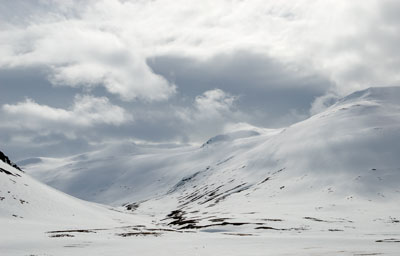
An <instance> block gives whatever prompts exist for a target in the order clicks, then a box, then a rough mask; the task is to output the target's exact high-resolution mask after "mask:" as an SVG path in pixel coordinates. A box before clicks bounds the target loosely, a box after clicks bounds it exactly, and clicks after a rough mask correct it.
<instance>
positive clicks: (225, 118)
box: [175, 89, 243, 142]
mask: <svg viewBox="0 0 400 256" xmlns="http://www.w3.org/2000/svg"><path fill="white" fill-rule="evenodd" d="M237 98H238V97H237V96H234V95H230V94H229V93H226V92H224V91H222V90H220V89H214V90H209V91H206V92H204V93H203V94H201V95H198V96H197V97H196V98H195V100H194V102H193V105H192V106H190V107H186V108H176V109H175V111H176V112H175V115H176V116H177V118H178V120H179V121H180V123H181V127H180V128H181V130H182V133H184V134H185V135H186V136H187V137H188V138H189V139H190V140H191V141H197V142H204V141H205V140H207V139H209V137H211V136H214V135H215V134H219V133H221V132H223V131H224V127H225V126H226V124H227V123H235V122H237V121H238V120H240V119H241V118H243V116H242V115H243V113H241V112H240V111H239V110H237V109H236V108H235V101H236V100H237Z"/></svg>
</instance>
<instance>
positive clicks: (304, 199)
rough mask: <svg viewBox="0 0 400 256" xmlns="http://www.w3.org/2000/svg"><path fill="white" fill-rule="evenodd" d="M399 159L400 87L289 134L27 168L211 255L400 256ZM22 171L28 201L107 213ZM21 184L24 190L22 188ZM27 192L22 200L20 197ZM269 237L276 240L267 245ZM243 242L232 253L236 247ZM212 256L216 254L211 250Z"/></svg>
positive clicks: (359, 99) (104, 153)
mask: <svg viewBox="0 0 400 256" xmlns="http://www.w3.org/2000/svg"><path fill="white" fill-rule="evenodd" d="M399 153H400V87H388V88H370V89H367V90H364V91H360V92H356V93H353V94H351V95H349V96H347V97H345V98H343V99H342V100H340V101H338V102H337V103H336V104H334V105H333V106H331V107H329V108H328V109H327V110H325V111H324V112H322V113H319V114H317V115H314V116H312V117H311V118H309V119H307V120H305V121H302V122H300V123H297V124H294V125H292V126H290V127H287V128H283V129H274V130H269V129H251V128H249V129H248V130H242V131H234V132H231V133H228V134H223V135H218V136H216V137H214V138H212V139H210V140H208V141H207V142H206V143H204V144H203V145H202V146H185V147H175V148H157V147H149V146H141V145H135V144H130V143H126V144H117V145H110V146H108V147H105V148H103V149H101V150H98V151H95V152H88V153H85V154H81V155H76V156H72V157H68V158H58V159H55V158H34V159H27V160H24V161H21V162H18V164H20V165H22V167H23V168H24V170H26V172H27V173H29V174H30V175H32V176H34V177H36V178H37V179H39V180H41V181H43V182H45V183H47V184H49V185H51V186H53V187H55V188H57V189H59V190H61V191H64V192H66V193H68V194H71V195H73V196H76V197H79V198H81V199H85V200H89V201H94V202H97V203H104V204H109V205H113V206H115V207H118V206H119V208H118V210H120V211H124V212H128V213H131V215H132V216H134V217H135V218H139V219H146V220H147V223H150V222H152V223H153V224H157V225H159V226H161V227H163V228H164V229H171V230H174V231H185V232H186V231H195V233H194V234H197V235H196V239H200V240H199V241H203V242H205V243H207V245H210V248H213V249H215V247H216V246H217V245H216V244H214V243H212V242H211V240H212V241H214V239H217V240H218V238H221V237H220V236H224V237H223V238H221V240H218V241H219V242H221V241H226V240H227V237H233V238H231V239H233V240H234V239H236V238H238V237H237V236H240V237H241V238H242V239H243V240H240V241H245V242H244V243H245V245H244V246H245V247H244V248H247V247H246V246H248V247H249V248H250V247H251V245H255V244H256V245H257V246H256V248H257V250H262V249H263V248H264V249H268V248H273V249H274V252H275V253H276V254H273V253H272V254H271V255H277V254H278V253H286V254H289V255H291V254H290V251H291V249H293V251H292V252H295V255H321V253H322V254H324V255H338V253H339V251H340V253H341V255H380V254H385V255H397V254H398V252H399V248H398V247H393V246H394V244H396V243H392V242H399V241H400V232H399V230H400V229H399V225H400V224H399V223H400V215H399V212H400V205H399V204H398V202H399V199H400V158H399V157H398V156H399ZM10 168H12V167H10ZM16 171H17V170H13V174H15V173H16ZM0 174H1V173H0ZM21 175H22V176H23V177H19V178H21V179H22V178H24V179H29V184H31V183H32V184H36V185H35V186H37V187H38V189H35V191H40V192H37V193H38V194H37V195H36V196H34V194H29V196H33V197H34V198H39V197H40V195H42V194H43V195H51V196H53V194H54V195H57V198H56V199H52V198H49V199H46V200H45V201H48V200H50V201H51V200H54V201H58V202H63V204H64V201H65V202H70V201H71V204H72V203H74V204H78V203H79V204H83V205H84V206H85V207H87V208H88V209H91V210H92V209H94V208H96V207H97V208H98V207H100V208H103V206H96V205H95V206H93V205H89V204H88V203H83V202H81V201H77V200H76V199H71V198H67V196H65V195H64V194H61V193H59V192H54V193H53V192H49V191H48V190H49V188H47V187H45V186H44V185H42V184H39V183H36V182H35V181H33V180H32V179H30V178H29V177H27V176H26V175H23V174H21ZM0 176H3V177H2V178H3V179H4V180H2V182H3V183H4V182H6V183H7V184H6V186H7V187H10V186H13V182H12V181H8V180H7V179H6V178H4V177H6V176H5V175H0ZM25 177H26V178H25ZM7 178H12V179H13V180H14V181H15V180H17V177H8V176H7ZM18 184H20V185H19V186H21V187H22V188H23V186H24V185H23V184H24V182H19V183H18ZM14 185H15V184H14ZM32 186H33V185H32ZM22 188H21V189H20V188H18V191H17V192H15V193H14V194H18V195H22V192H20V191H22ZM24 189H26V188H24ZM2 190H3V189H2ZM54 191H55V190H54ZM58 197H62V198H59V199H58ZM18 198H19V197H18ZM21 198H22V197H21ZM64 198H65V199H64ZM22 199H23V200H27V201H29V200H33V199H32V198H28V199H26V198H25V197H23V198H22ZM0 203H1V202H0ZM54 204H56V202H54ZM38 205H42V203H38ZM66 205H69V203H66ZM18 207H19V208H18V209H15V210H14V209H13V208H10V207H9V206H7V207H5V208H0V210H1V211H2V212H1V214H2V215H4V214H5V215H7V214H8V215H10V213H11V212H9V211H11V210H9V209H12V210H13V211H16V212H17V211H18V212H17V213H16V214H17V215H18V216H24V214H25V215H26V213H24V210H21V206H20V205H18ZM60 207H61V208H60V209H63V208H62V206H60ZM71 207H72V208H74V206H71ZM71 207H67V208H71ZM93 207H94V208H93ZM55 208H58V206H57V207H55ZM87 208H85V209H87ZM77 209H80V207H77ZM62 212H64V210H62ZM65 212H66V213H68V214H70V213H71V212H68V211H67V210H65ZM8 215H7V216H8ZM210 233H212V234H210ZM218 235H219V236H218ZM173 237H175V236H173ZM179 237H180V238H179V239H184V240H185V239H188V240H189V241H192V242H193V240H192V239H194V237H192V238H188V236H185V238H183V237H182V236H179ZM243 237H246V238H243ZM267 238H268V239H269V241H273V242H272V243H271V242H270V243H266V242H265V239H267ZM166 239H167V240H168V238H166ZM203 239H204V240H203ZM209 239H210V240H209ZM277 239H278V240H279V239H282V240H279V241H278V240H277ZM167 240H165V239H163V240H159V241H158V242H160V243H161V244H162V243H165V242H166V241H167ZM233 240H229V241H231V242H232V243H229V245H230V246H231V247H232V248H238V245H235V242H234V241H233ZM235 241H236V240H235ZM314 241H318V243H319V244H321V246H316V244H315V243H314ZM386 242H387V243H386ZM222 243H223V242H222ZM286 243H291V244H292V245H293V248H291V249H290V248H287V246H285V244H286ZM378 245H379V246H378ZM196 246H197V245H196ZM377 246H378V247H377ZM217 247H218V246H217ZM253 247H254V246H253ZM339 247H341V248H342V249H341V250H340V249H338V248H339ZM192 249H193V248H191V249H188V250H187V251H186V255H187V254H188V253H189V254H190V253H193V252H194V251H193V250H192ZM213 252H214V253H216V252H219V251H218V250H217V249H215V251H213V250H211V253H213ZM244 252H247V253H248V254H254V255H260V254H259V253H260V252H261V251H257V252H258V254H257V252H255V253H254V251H252V250H247V249H243V248H242V250H236V249H233V250H232V252H231V254H236V255H243V253H244ZM250 252H251V253H250ZM153 253H154V251H153ZM175 253H176V251H175ZM204 253H205V254H208V255H209V253H210V251H209V249H204ZM313 253H314V254H313ZM367 253H369V254H367ZM372 253H375V254H372ZM178 254H182V255H185V253H182V252H180V253H178ZM153 255H154V254H153Z"/></svg>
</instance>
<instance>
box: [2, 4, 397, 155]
mask: <svg viewBox="0 0 400 256" xmlns="http://www.w3.org/2000/svg"><path fill="white" fill-rule="evenodd" d="M399 11H400V4H399V3H398V1H396V0H352V1H346V0H339V1H338V0H326V1H319V0H291V1H265V0H254V1H236V0H235V1H231V0H221V1H212V0H204V1H201V2H195V1H191V2H190V3H188V2H187V1H185V0H154V1H133V0H126V1H120V0H100V1H99V0H96V1H95V0H88V1H77V0H75V1H74V0H65V1H64V0H32V1H22V0H15V1H4V3H2V4H1V5H0V22H1V24H2V25H1V28H0V42H1V47H0V87H1V90H2V93H1V95H0V100H1V102H2V104H3V106H4V107H3V108H2V109H1V111H0V117H1V124H0V130H1V133H2V134H3V136H1V134H0V142H1V143H4V142H9V141H10V140H9V138H8V137H12V138H11V140H13V139H15V140H13V141H14V142H15V144H12V145H13V147H14V148H15V149H16V150H15V152H16V151H18V150H17V148H18V143H21V145H24V143H23V142H24V141H31V142H32V141H35V142H37V143H38V144H41V145H42V144H43V143H48V144H49V143H50V144H51V143H53V142H54V141H58V144H57V145H59V147H60V148H61V147H62V145H63V144H65V145H68V146H67V147H71V148H73V147H74V145H80V146H79V147H82V148H85V147H87V145H88V144H95V143H97V142H98V141H104V140H128V139H131V138H133V139H138V140H143V141H153V142H154V141H156V142H160V141H173V142H175V141H184V142H187V141H188V142H192V141H195V142H199V141H201V142H202V141H203V140H205V139H207V138H208V137H212V136H214V135H215V134H217V133H220V132H221V131H223V127H226V126H227V125H232V124H234V123H236V122H244V123H248V124H251V125H255V126H262V127H282V126H286V125H290V124H292V123H294V122H296V121H299V120H302V119H304V118H307V117H308V116H309V115H310V113H311V114H313V113H317V112H319V111H321V110H322V109H324V108H325V107H326V106H328V105H329V104H330V103H331V102H332V101H333V100H334V98H335V97H341V96H343V95H344V94H347V93H350V92H352V91H353V90H357V89H363V88H366V87H369V86H380V85H398V84H399V82H400V77H399V72H398V70H399V69H400V61H399V60H400V55H399V54H400V51H398V45H400V35H399V33H398V30H399V26H400V20H399V18H398V17H399V16H398V15H397V13H398V12H399ZM76 94H79V95H86V94H90V95H93V96H88V97H89V98H88V99H86V100H84V99H83V98H85V97H86V96H79V97H81V98H82V99H79V97H78V98H76V99H75V100H74V102H73V103H72V105H71V99H72V98H73V97H74V95H76ZM25 97H27V98H29V99H30V100H24V98H25ZM105 97H106V98H108V100H105V101H104V99H105ZM96 99H97V100H96ZM99 99H103V100H99ZM85 101H86V102H91V103H88V105H85V104H84V102H85ZM96 102H97V103H96ZM114 104H117V105H118V106H119V107H118V106H116V105H114ZM6 106H7V107H6ZM78 106H82V109H80V108H79V107H78ZM85 106H86V107H85ZM101 106H107V107H104V108H102V107H101ZM7 108H8V109H7ZM118 108H120V109H122V110H121V111H119V112H118V111H117V110H118ZM108 109H111V110H113V112H115V113H120V114H116V115H114V114H113V115H111V114H107V113H108V112H107V110H108ZM123 109H129V113H127V111H126V110H123ZM7 111H8V112H7ZM10 111H15V113H14V114H11V112H10ZM43 113H48V115H46V116H45V115H44V114H43ZM78 113H79V114H78ZM95 113H98V115H96V114H95ZM110 113H111V112H110ZM79 116H82V118H83V119H82V118H79ZM132 116H133V117H135V122H131V120H132ZM24 120H25V121H24ZM5 125H7V127H5ZM4 134H5V135H4ZM77 134H79V135H80V136H79V138H78V137H77V136H76V135H77ZM43 138H50V142H49V141H46V142H45V140H44V139H43ZM70 142H71V143H70ZM10 143H11V142H10ZM68 143H70V144H68ZM25 145H26V144H25ZM52 145H56V144H54V143H53V144H52ZM7 146H10V147H11V144H7ZM19 148H20V149H21V147H19ZM55 148H56V147H55V146H52V147H51V148H49V149H48V153H49V152H50V151H51V152H53V151H56V150H55ZM21 150H22V149H21ZM35 150H38V149H35ZM42 152H45V150H43V151H42Z"/></svg>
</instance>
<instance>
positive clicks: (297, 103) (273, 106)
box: [148, 51, 332, 127]
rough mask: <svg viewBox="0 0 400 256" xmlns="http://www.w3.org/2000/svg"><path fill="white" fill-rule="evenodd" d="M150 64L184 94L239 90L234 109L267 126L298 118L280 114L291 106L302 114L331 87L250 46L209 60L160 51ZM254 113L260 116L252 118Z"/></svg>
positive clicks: (315, 76)
mask: <svg viewBox="0 0 400 256" xmlns="http://www.w3.org/2000/svg"><path fill="white" fill-rule="evenodd" d="M148 64H149V66H150V67H151V68H152V69H153V71H154V72H155V73H157V74H160V75H162V76H164V77H165V78H167V79H168V80H169V81H171V82H173V83H175V84H177V85H178V87H179V92H180V93H181V94H182V95H185V96H187V97H194V96H196V95H199V94H201V93H202V92H204V91H207V90H211V89H213V88H220V89H222V90H224V91H226V92H229V93H231V94H233V95H238V96H239V99H238V101H237V105H238V108H239V109H241V110H242V111H244V112H246V113H247V114H249V121H251V122H253V123H254V124H258V125H266V126H270V127H278V126H282V125H287V124H288V123H291V122H294V121H297V120H298V119H297V118H296V117H295V116H293V118H292V119H291V120H288V119H286V118H285V119H280V117H287V115H290V113H291V111H294V110H296V111H297V112H298V113H299V114H300V113H301V114H302V115H303V117H304V115H307V114H308V111H309V109H310V106H311V103H312V102H313V101H314V99H315V98H316V97H319V96H321V95H323V94H325V93H326V92H327V91H328V90H329V89H330V88H331V87H332V82H330V81H329V80H328V79H327V78H325V77H323V76H321V75H319V74H317V73H316V72H313V71H312V70H307V69H305V68H303V69H299V67H297V66H294V65H293V66H291V65H288V64H284V63H281V62H279V61H278V60H276V59H273V58H271V57H268V56H264V55H262V54H256V53H253V52H250V51H238V52H235V53H233V54H225V55H218V56H215V57H213V58H211V59H207V60H197V59H193V58H184V57H176V56H158V57H153V58H151V59H149V60H148ZM254 112H256V113H257V112H260V115H261V116H257V117H256V118H252V115H251V113H254Z"/></svg>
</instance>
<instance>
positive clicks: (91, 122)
mask: <svg viewBox="0 0 400 256" xmlns="http://www.w3.org/2000/svg"><path fill="white" fill-rule="evenodd" d="M1 111H2V115H3V116H4V120H7V121H6V122H3V123H2V124H1V127H13V128H15V129H18V130H34V131H38V132H39V133H43V132H45V133H51V132H60V133H65V134H74V132H75V131H76V130H77V129H80V128H86V129H89V128H93V127H94V126H95V125H99V124H104V125H121V124H124V123H126V122H129V121H131V120H132V116H131V115H130V114H128V113H127V112H126V111H125V110H124V109H123V108H121V107H119V106H116V105H113V104H111V103H110V102H109V100H108V99H107V98H105V97H101V98H95V97H93V96H89V95H83V96H81V95H78V96H76V97H75V99H74V103H73V105H72V106H71V107H70V108H69V109H61V108H53V107H50V106H47V105H40V104H38V103H36V102H35V101H33V100H31V99H26V100H25V101H23V102H19V103H16V104H13V105H11V104H5V105H3V106H2V108H1ZM71 129H72V130H71Z"/></svg>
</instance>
